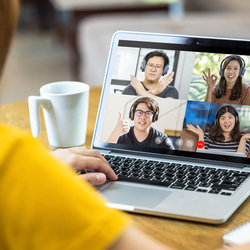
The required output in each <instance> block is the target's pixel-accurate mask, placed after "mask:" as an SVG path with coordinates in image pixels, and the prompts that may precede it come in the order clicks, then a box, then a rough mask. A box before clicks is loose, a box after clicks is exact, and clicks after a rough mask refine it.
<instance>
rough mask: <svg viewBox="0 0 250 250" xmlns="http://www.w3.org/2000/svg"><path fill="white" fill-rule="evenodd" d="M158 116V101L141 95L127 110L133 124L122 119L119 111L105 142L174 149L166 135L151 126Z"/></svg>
mask: <svg viewBox="0 0 250 250" xmlns="http://www.w3.org/2000/svg"><path fill="white" fill-rule="evenodd" d="M158 117H159V106H158V103H157V102H156V101H155V100H154V99H152V98H150V97H141V98H139V99H137V100H136V101H135V102H134V104H133V105H132V106H131V108H130V111H129V118H130V119H131V120H132V121H134V126H131V127H130V122H129V121H126V120H123V119H122V113H121V112H119V119H118V122H117V124H116V127H115V129H114V130H113V131H112V133H111V135H110V137H109V139H108V141H107V142H110V143H118V144H129V145H133V146H141V147H154V148H164V149H173V150H174V149H175V148H174V146H173V144H172V142H171V140H170V139H169V138H168V136H167V135H165V134H163V133H162V132H160V131H158V130H156V129H155V128H153V127H151V124H152V123H153V122H155V121H157V120H158Z"/></svg>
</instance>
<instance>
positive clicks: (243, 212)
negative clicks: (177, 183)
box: [0, 87, 250, 250]
mask: <svg viewBox="0 0 250 250" xmlns="http://www.w3.org/2000/svg"><path fill="white" fill-rule="evenodd" d="M100 93H101V88H100V87H97V88H91V89H90V107H89V117H88V128H87V139H86V146H87V147H90V144H91V139H92V134H93V131H94V123H95V118H96V113H97V109H98V103H99V98H100ZM41 118H42V117H41ZM41 120H42V133H41V136H40V137H39V140H41V141H42V142H43V143H44V144H45V145H46V146H47V147H49V144H48V140H47V136H46V131H45V126H44V120H43V119H41ZM0 122H5V123H9V124H11V125H15V126H17V127H20V128H22V129H25V130H27V131H30V124H29V112H28V103H27V101H22V102H17V103H11V104H6V105H2V106H0ZM131 216H132V217H133V219H134V223H135V224H136V226H137V227H139V228H140V229H141V230H142V231H144V232H145V233H147V234H149V235H151V236H152V237H153V238H155V239H157V240H159V241H161V242H162V243H163V244H165V245H167V246H170V247H172V248H174V249H180V250H185V249H189V250H191V249H192V250H208V249H215V248H218V247H221V246H222V240H221V237H222V235H223V234H224V233H226V232H228V231H229V230H231V229H233V228H235V227H237V226H239V225H241V224H242V223H244V222H246V221H248V220H250V197H249V198H248V199H247V200H246V201H245V202H244V203H243V205H241V207H240V208H239V209H238V210H237V211H236V212H235V214H234V215H233V216H232V217H231V218H230V219H229V220H228V221H227V222H226V223H224V224H222V225H209V224H204V223H196V222H189V221H183V220H175V219H168V218H161V217H153V216H147V215H139V214H131Z"/></svg>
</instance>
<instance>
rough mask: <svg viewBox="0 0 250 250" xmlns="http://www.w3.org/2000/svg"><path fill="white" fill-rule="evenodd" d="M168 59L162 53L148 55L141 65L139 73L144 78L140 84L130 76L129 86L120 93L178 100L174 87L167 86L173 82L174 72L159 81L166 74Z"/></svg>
mask: <svg viewBox="0 0 250 250" xmlns="http://www.w3.org/2000/svg"><path fill="white" fill-rule="evenodd" d="M169 62H170V61H169V57H168V56H167V54H166V53H164V52H163V51H159V50H156V51H152V52H150V53H148V54H147V55H146V56H145V57H144V58H143V61H142V63H141V67H140V69H141V71H142V72H145V78H144V80H143V81H142V82H140V81H139V80H138V79H137V78H136V77H135V76H133V75H131V76H130V79H131V82H130V85H128V86H127V87H126V88H125V89H124V90H123V92H122V94H124V95H138V96H147V97H155V96H158V97H162V98H173V99H178V98H179V93H178V91H177V89H176V88H175V87H174V86H171V85H169V84H170V83H171V82H172V81H173V76H174V72H171V73H169V74H168V75H167V76H166V77H164V78H163V79H162V80H161V81H160V78H161V76H164V75H166V74H167V73H168V69H169Z"/></svg>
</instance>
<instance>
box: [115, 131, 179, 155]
mask: <svg viewBox="0 0 250 250" xmlns="http://www.w3.org/2000/svg"><path fill="white" fill-rule="evenodd" d="M117 143H118V144H129V145H133V146H141V147H152V148H163V149H173V150H174V149H175V148H174V146H173V144H172V142H171V140H170V139H169V138H168V136H167V135H165V134H163V133H162V132H160V131H158V130H156V129H155V128H153V127H150V131H149V135H148V137H147V138H146V139H145V140H144V141H142V142H139V141H137V139H136V137H135V134H134V126H132V127H130V130H129V132H128V133H127V134H124V135H122V136H120V137H119V138H118V141H117Z"/></svg>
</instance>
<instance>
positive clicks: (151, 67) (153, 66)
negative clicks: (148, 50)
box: [147, 63, 163, 71]
mask: <svg viewBox="0 0 250 250" xmlns="http://www.w3.org/2000/svg"><path fill="white" fill-rule="evenodd" d="M147 66H148V68H149V69H150V70H151V69H153V68H155V69H156V70H157V71H159V70H161V69H162V68H163V67H162V66H161V65H154V64H152V63H147Z"/></svg>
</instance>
